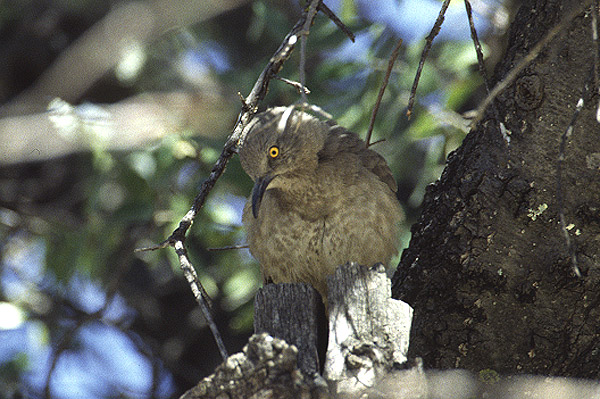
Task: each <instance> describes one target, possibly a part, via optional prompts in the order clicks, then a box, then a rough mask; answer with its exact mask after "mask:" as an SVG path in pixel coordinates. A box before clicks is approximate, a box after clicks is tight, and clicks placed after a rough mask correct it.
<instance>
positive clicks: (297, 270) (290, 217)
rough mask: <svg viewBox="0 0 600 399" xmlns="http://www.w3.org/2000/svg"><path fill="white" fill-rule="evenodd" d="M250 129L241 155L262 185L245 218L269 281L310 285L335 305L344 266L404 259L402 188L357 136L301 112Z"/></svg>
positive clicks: (275, 115) (264, 117)
mask: <svg viewBox="0 0 600 399" xmlns="http://www.w3.org/2000/svg"><path fill="white" fill-rule="evenodd" d="M246 129H248V134H247V136H246V139H245V140H244V142H243V143H242V144H241V147H240V150H239V155H240V160H241V164H242V167H243V168H244V170H245V171H246V173H247V174H248V175H249V176H250V177H251V178H252V180H254V182H255V184H254V188H253V190H252V195H251V196H250V198H249V199H248V202H247V203H246V206H245V207H244V214H243V219H242V220H243V223H244V225H245V227H246V229H247V235H248V236H247V239H248V245H249V247H250V252H251V253H252V255H253V256H254V257H255V258H256V259H257V260H258V261H259V262H260V265H261V270H262V273H263V277H264V279H265V282H274V283H290V282H305V283H310V284H312V286H313V287H315V288H316V289H317V291H319V293H320V294H321V296H322V297H323V299H324V301H325V303H327V281H326V277H327V276H328V275H331V274H333V272H334V271H335V269H336V268H337V267H338V266H339V265H342V264H344V263H346V262H349V261H354V262H357V263H359V264H361V265H365V266H372V265H374V264H375V263H378V262H381V263H384V264H386V265H387V264H388V263H389V261H390V259H391V257H392V256H393V255H395V254H397V253H398V249H397V244H398V236H399V223H400V221H401V219H402V211H401V208H400V204H399V203H398V200H397V198H396V196H395V192H396V190H397V187H396V183H395V181H394V178H393V176H392V173H391V171H390V168H389V167H388V165H387V163H386V162H385V160H384V159H383V157H382V156H381V155H379V154H378V153H376V152H375V151H372V150H369V149H367V148H366V145H365V142H364V141H362V140H361V139H360V138H359V137H358V136H357V135H356V134H355V133H352V132H350V131H348V130H346V129H344V128H343V127H341V126H338V125H336V124H335V123H333V122H324V121H321V120H319V119H317V118H316V117H314V116H311V115H309V114H307V113H305V112H302V111H299V110H296V109H294V108H293V107H277V108H272V109H269V110H267V111H265V112H263V113H261V114H258V115H256V116H255V117H254V119H252V121H251V122H250V124H249V125H248V127H247V128H246Z"/></svg>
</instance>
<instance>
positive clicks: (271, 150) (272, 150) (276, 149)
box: [269, 145, 279, 159]
mask: <svg viewBox="0 0 600 399" xmlns="http://www.w3.org/2000/svg"><path fill="white" fill-rule="evenodd" d="M269 156H270V157H271V158H273V159H275V158H277V157H278V156H279V147H277V146H276V145H274V146H273V147H271V148H269Z"/></svg>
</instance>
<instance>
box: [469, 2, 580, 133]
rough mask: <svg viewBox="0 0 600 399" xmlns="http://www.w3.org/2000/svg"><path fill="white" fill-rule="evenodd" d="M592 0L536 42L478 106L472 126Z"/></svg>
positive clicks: (572, 12)
mask: <svg viewBox="0 0 600 399" xmlns="http://www.w3.org/2000/svg"><path fill="white" fill-rule="evenodd" d="M590 3H591V0H588V1H587V2H584V3H583V4H582V5H581V6H579V7H575V8H574V9H573V10H572V11H571V12H570V13H569V14H568V15H567V16H566V17H565V18H563V19H562V20H561V21H560V22H559V23H558V24H556V25H555V26H554V27H553V28H552V29H550V30H549V31H548V33H546V35H545V36H544V37H543V38H542V39H541V40H540V41H539V42H537V43H536V45H535V46H534V47H533V48H532V49H531V51H530V52H529V53H527V54H526V55H525V57H523V58H521V60H520V61H519V62H518V63H517V65H515V67H514V68H513V69H511V70H510V71H509V72H508V74H507V75H506V76H505V77H504V79H502V81H500V82H498V83H497V84H496V86H494V88H493V89H492V91H491V92H490V93H489V94H488V95H487V97H486V98H485V100H483V102H482V103H481V104H480V105H479V107H478V108H477V113H476V115H475V117H474V118H473V120H472V121H471V126H472V127H473V126H475V125H477V124H478V123H479V122H480V121H481V119H482V118H483V115H484V112H485V110H486V109H487V107H488V106H489V105H490V103H491V102H492V101H494V99H495V98H496V97H497V96H498V94H500V93H501V92H502V91H504V89H506V88H507V87H508V86H509V85H510V84H511V83H513V82H514V81H515V79H516V78H517V76H518V75H519V73H520V72H521V71H522V70H523V69H524V68H525V67H526V66H527V65H529V63H531V61H533V60H534V59H536V58H537V56H538V55H539V54H540V53H541V52H542V49H543V48H544V47H546V45H547V44H548V43H549V42H550V41H551V40H552V39H554V37H555V36H556V35H557V34H559V33H561V32H562V31H563V30H564V29H565V28H566V27H567V26H568V25H569V24H570V23H571V21H572V20H573V19H574V18H575V17H577V15H579V14H580V13H581V12H582V11H583V10H585V8H587V7H589V5H590Z"/></svg>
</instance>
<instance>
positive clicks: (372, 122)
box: [365, 39, 402, 148]
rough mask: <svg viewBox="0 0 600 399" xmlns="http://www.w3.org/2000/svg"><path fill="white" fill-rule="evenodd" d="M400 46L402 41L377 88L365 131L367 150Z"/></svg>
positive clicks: (391, 56)
mask: <svg viewBox="0 0 600 399" xmlns="http://www.w3.org/2000/svg"><path fill="white" fill-rule="evenodd" d="M400 46H402V39H400V40H398V43H397V44H396V47H394V50H393V51H392V54H391V55H390V60H389V61H388V66H387V70H386V71H385V76H384V77H383V82H382V83H381V87H380V88H379V94H378V95H377V100H376V101H375V106H374V107H373V113H372V114H371V120H370V121H369V128H368V129H367V138H366V139H365V144H366V146H367V148H369V147H370V146H371V145H372V144H371V134H372V133H373V127H374V126H375V117H376V116H377V112H378V111H379V106H380V105H381V99H382V98H383V93H385V88H386V87H387V85H388V82H389V81H390V75H391V74H392V69H393V68H394V63H395V62H396V59H397V58H398V52H400Z"/></svg>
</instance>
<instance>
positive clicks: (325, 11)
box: [317, 2, 356, 43]
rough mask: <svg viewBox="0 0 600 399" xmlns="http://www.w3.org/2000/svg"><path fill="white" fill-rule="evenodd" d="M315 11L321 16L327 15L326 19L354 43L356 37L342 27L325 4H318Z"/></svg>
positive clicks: (341, 23) (345, 27) (346, 28)
mask: <svg viewBox="0 0 600 399" xmlns="http://www.w3.org/2000/svg"><path fill="white" fill-rule="evenodd" d="M317 10H319V11H321V12H322V13H323V14H325V15H327V17H328V18H329V19H330V20H331V21H332V22H333V23H334V24H336V25H337V27H338V28H340V30H341V31H342V32H344V33H345V34H346V36H348V38H349V39H350V40H351V41H352V43H354V41H355V40H356V37H354V33H352V31H351V30H350V29H348V27H347V26H346V25H344V23H343V22H342V21H341V20H340V19H339V18H338V17H337V15H335V14H334V12H333V11H331V10H330V9H329V7H327V6H326V5H325V3H323V2H320V3H319V5H318V6H317Z"/></svg>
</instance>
